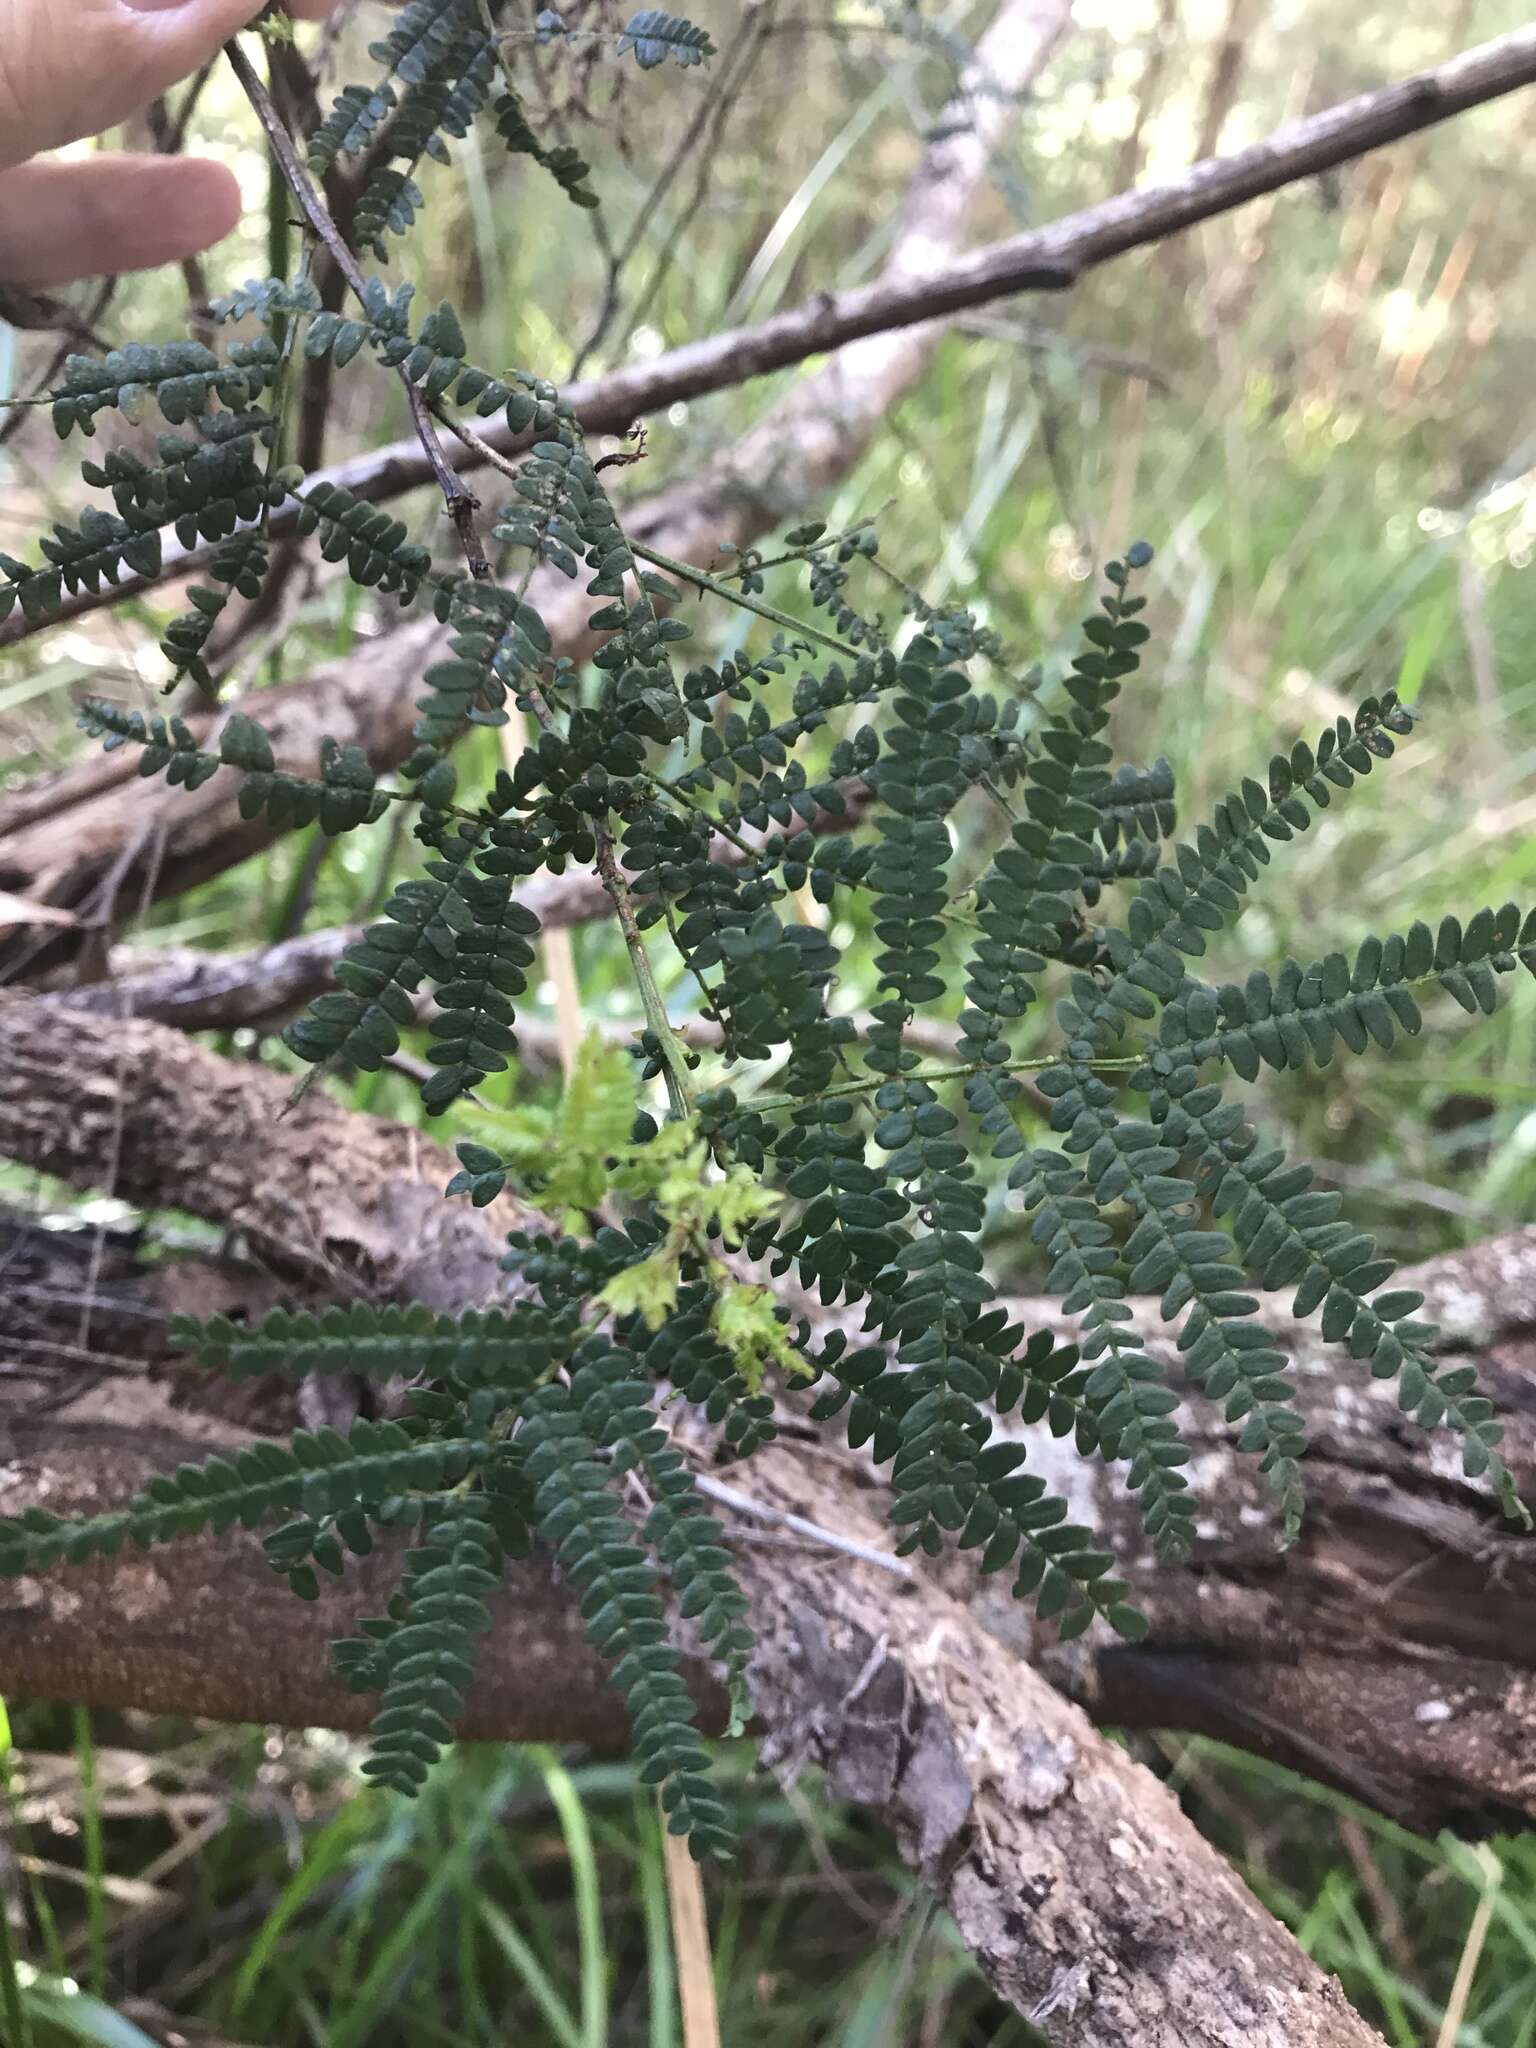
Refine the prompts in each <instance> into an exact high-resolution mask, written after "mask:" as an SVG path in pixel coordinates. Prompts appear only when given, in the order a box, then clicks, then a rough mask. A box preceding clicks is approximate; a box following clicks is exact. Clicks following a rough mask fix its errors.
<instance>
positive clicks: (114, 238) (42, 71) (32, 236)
mask: <svg viewBox="0 0 1536 2048" xmlns="http://www.w3.org/2000/svg"><path fill="white" fill-rule="evenodd" d="M333 4H334V0H288V11H289V13H290V14H293V15H295V16H297V17H298V18H299V19H301V20H310V21H316V20H318V19H319V18H320V17H321V16H322V15H325V14H328V13H329V12H330V10H331V7H332V5H333ZM260 11H261V0H0V282H7V283H12V284H22V285H39V286H41V285H56V284H67V283H68V282H69V281H70V280H71V279H73V278H77V277H94V276H100V275H102V274H103V273H105V272H108V271H112V272H116V271H121V270H143V269H147V268H148V267H149V266H150V265H152V264H156V263H172V262H176V261H178V260H179V259H180V258H182V257H184V256H191V255H193V254H195V252H196V251H197V250H199V249H205V248H207V246H208V245H209V243H210V242H217V241H219V240H220V239H221V238H222V237H223V236H224V235H227V234H228V233H229V232H230V230H231V228H233V227H234V225H235V223H236V221H238V220H239V218H240V188H239V186H238V185H237V184H236V182H235V176H234V173H233V172H232V171H231V170H230V169H229V168H228V167H227V166H226V165H224V164H218V163H213V162H210V161H209V160H208V159H207V158H203V157H182V156H122V155H106V154H97V155H93V156H91V157H89V158H86V159H83V160H81V161H79V162H67V163H60V162H57V161H52V162H50V161H49V160H48V159H46V158H37V152H38V151H39V150H45V149H56V148H58V147H59V145H60V144H61V143H65V142H75V141H78V140H79V138H80V137H82V136H86V135H98V134H100V133H101V131H102V130H103V129H104V128H111V127H113V126H115V125H116V123H117V122H119V121H123V120H126V119H127V118H128V116H129V115H130V114H133V113H136V112H137V111H138V109H139V108H140V107H143V106H147V105H148V103H149V102H150V101H151V100H152V99H154V98H156V97H157V96H158V95H159V94H160V93H163V92H166V91H167V90H169V88H170V87H171V86H173V85H174V84H175V83H176V82H177V80H178V79H181V78H185V77H186V76H187V75H188V73H189V72H193V71H195V70H197V68H198V66H199V65H201V64H204V63H206V62H207V60H208V59H209V58H210V57H214V56H216V55H217V54H218V50H219V46H220V44H221V43H223V42H224V41H225V40H226V39H227V38H228V37H229V36H232V35H234V34H235V32H236V31H237V30H238V29H242V28H244V27H245V26H246V25H247V24H248V23H249V22H250V21H252V20H253V19H254V17H255V16H256V15H257V14H259V13H260ZM33 158H37V160H36V161H30V159H33Z"/></svg>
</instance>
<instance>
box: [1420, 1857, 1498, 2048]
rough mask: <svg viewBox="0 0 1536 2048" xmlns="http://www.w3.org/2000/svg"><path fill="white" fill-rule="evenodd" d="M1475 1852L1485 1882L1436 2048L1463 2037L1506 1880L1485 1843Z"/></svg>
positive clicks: (1446, 2047)
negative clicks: (1469, 2007) (1499, 1893)
mask: <svg viewBox="0 0 1536 2048" xmlns="http://www.w3.org/2000/svg"><path fill="white" fill-rule="evenodd" d="M1472 1854H1473V1856H1474V1857H1475V1858H1476V1859H1477V1861H1478V1863H1479V1864H1481V1866H1482V1869H1483V1876H1484V1880H1485V1882H1484V1884H1483V1889H1482V1891H1481V1892H1480V1893H1479V1895H1478V1901H1477V1908H1476V1911H1475V1912H1474V1913H1473V1915H1472V1924H1471V1926H1470V1927H1469V1928H1468V1929H1467V1938H1466V1941H1465V1942H1464V1943H1463V1944H1462V1950H1461V1961H1460V1962H1459V1963H1458V1964H1457V1965H1456V1981H1455V1982H1454V1983H1453V1984H1452V1986H1451V1995H1450V1997H1449V1998H1448V1999H1447V2000H1446V2004H1445V2018H1444V2019H1443V2020H1442V2021H1441V2022H1440V2031H1439V2033H1438V2034H1437V2035H1436V2036H1435V2048H1456V2043H1457V2041H1458V2040H1459V2039H1460V2038H1461V2023H1462V2021H1463V2020H1464V2019H1465V2018H1466V2016H1467V2000H1468V1999H1469V1998H1470V1997H1471V1996H1472V1984H1473V1980H1474V1979H1475V1978H1476V1976H1477V1966H1478V1964H1479V1963H1480V1962H1481V1961H1482V1959H1483V1943H1484V1942H1485V1941H1486V1940H1487V1939H1488V1929H1489V1926H1490V1924H1491V1923H1492V1920H1493V1902H1494V1899H1495V1898H1496V1897H1497V1896H1498V1890H1499V1887H1500V1885H1501V1884H1502V1883H1503V1882H1504V1866H1503V1864H1502V1863H1501V1862H1500V1861H1499V1859H1498V1857H1497V1856H1495V1855H1494V1853H1493V1851H1492V1850H1491V1849H1490V1848H1489V1847H1488V1844H1487V1843H1486V1842H1479V1843H1478V1845H1477V1847H1476V1848H1475V1849H1474V1850H1473V1851H1472Z"/></svg>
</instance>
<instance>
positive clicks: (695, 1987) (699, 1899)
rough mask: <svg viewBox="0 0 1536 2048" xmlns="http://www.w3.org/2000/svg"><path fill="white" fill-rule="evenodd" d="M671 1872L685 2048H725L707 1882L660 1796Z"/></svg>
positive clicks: (669, 1885) (670, 1899) (670, 1902)
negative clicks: (722, 2046) (711, 1946)
mask: <svg viewBox="0 0 1536 2048" xmlns="http://www.w3.org/2000/svg"><path fill="white" fill-rule="evenodd" d="M656 1811H657V1813H658V1814H659V1815H660V1816H661V1839H662V1843H663V1845H664V1849H665V1856H666V1870H667V1904H668V1906H669V1907H670V1908H671V1913H672V1952H673V1954H674V1955H675V1956H676V1958H677V1996H678V2004H679V2005H680V2006H681V2007H682V2014H683V2048H720V2010H719V2007H718V2006H717V2005H716V2003H715V1968H714V1963H713V1962H712V1960H711V1958H710V1953H709V1918H708V1915H707V1914H706V1912H705V1910H704V1880H703V1878H702V1877H701V1876H700V1874H699V1866H698V1864H697V1863H695V1861H694V1860H693V1852H692V1851H691V1850H690V1848H689V1847H688V1844H687V1842H686V1841H685V1840H684V1839H683V1837H682V1836H681V1835H674V1834H673V1833H672V1831H671V1829H670V1828H669V1827H668V1826H667V1815H666V1809H665V1808H664V1807H663V1806H662V1804H661V1795H660V1793H658V1794H657V1795H656Z"/></svg>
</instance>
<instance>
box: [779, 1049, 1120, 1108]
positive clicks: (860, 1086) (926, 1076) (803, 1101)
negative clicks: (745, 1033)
mask: <svg viewBox="0 0 1536 2048" xmlns="http://www.w3.org/2000/svg"><path fill="white" fill-rule="evenodd" d="M1061 1064H1062V1058H1061V1055H1060V1053H1045V1054H1042V1055H1040V1056H1039V1057H1037V1058H1035V1059H1028V1060H1006V1061H1004V1062H1002V1063H1001V1064H999V1063H997V1062H994V1061H992V1060H971V1061H969V1062H968V1063H967V1064H966V1065H964V1066H959V1067H914V1068H913V1070H912V1071H911V1073H909V1074H903V1075H902V1077H901V1078H902V1080H903V1081H963V1080H964V1079H965V1078H966V1076H967V1075H969V1074H1038V1073H1043V1072H1044V1070H1045V1069H1046V1068H1047V1067H1059V1066H1060V1065H1061ZM1091 1065H1092V1066H1093V1068H1094V1070H1095V1071H1098V1070H1099V1069H1100V1068H1104V1069H1106V1070H1112V1071H1115V1072H1120V1071H1129V1070H1130V1069H1132V1068H1135V1067H1141V1066H1145V1065H1146V1060H1145V1059H1144V1058H1141V1057H1138V1058H1134V1059H1132V1058H1126V1059H1112V1060H1098V1059H1096V1060H1094V1061H1092V1062H1091ZM885 1082H886V1077H885V1075H884V1074H876V1075H872V1076H871V1077H870V1078H869V1079H868V1080H864V1081H840V1082H839V1083H838V1085H837V1086H836V1087H835V1088H823V1089H821V1090H820V1091H819V1092H818V1093H817V1094H815V1095H776V1096H772V1097H770V1098H769V1099H768V1100H767V1101H766V1102H753V1103H752V1104H751V1107H752V1108H753V1109H755V1110H762V1111H764V1112H765V1113H766V1112H767V1111H769V1110H775V1109H804V1108H806V1107H807V1106H808V1105H809V1104H810V1103H813V1102H830V1101H831V1100H832V1098H833V1097H834V1096H836V1095H873V1094H874V1092H875V1090H876V1089H877V1088H883V1087H884V1086H885Z"/></svg>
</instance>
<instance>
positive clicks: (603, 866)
mask: <svg viewBox="0 0 1536 2048" xmlns="http://www.w3.org/2000/svg"><path fill="white" fill-rule="evenodd" d="M596 837H597V871H598V873H599V874H600V875H601V876H602V878H603V886H604V888H606V889H607V891H608V895H609V898H610V900H611V901H612V904H613V907H614V909H615V911H616V912H617V913H618V919H619V929H620V931H622V932H623V934H624V944H625V946H626V948H627V949H628V952H629V964H630V968H631V970H632V972H633V974H634V977H635V986H636V987H637V988H638V989H639V991H640V1006H641V1008H642V1009H643V1010H644V1011H645V1021H646V1023H647V1024H648V1025H649V1026H650V1029H651V1031H652V1032H653V1033H654V1035H655V1038H656V1041H657V1043H658V1045H659V1046H660V1047H661V1062H662V1074H663V1078H664V1079H665V1081H666V1084H667V1103H668V1106H669V1108H670V1109H671V1112H672V1115H673V1116H674V1117H675V1118H677V1119H679V1120H682V1119H685V1118H687V1117H690V1116H691V1115H692V1114H693V1097H692V1095H691V1093H690V1091H689V1086H688V1064H687V1061H686V1060H685V1059H684V1058H683V1052H682V1047H681V1046H680V1045H679V1044H678V1042H677V1034H676V1033H675V1032H674V1031H673V1029H672V1019H671V1018H670V1017H669V1016H668V1015H667V1006H666V1003H665V1002H664V1001H663V1000H662V994H661V990H660V988H659V987H658V986H657V983H656V975H655V972H654V970H653V969H652V966H651V956H650V954H649V953H647V951H646V950H645V936H644V934H643V933H642V932H641V930H640V924H639V920H638V919H637V918H636V916H635V899H634V897H633V896H632V895H631V894H630V891H629V884H628V882H626V881H625V879H624V876H623V874H622V872H621V871H620V868H619V861H618V854H617V852H616V850H615V847H614V843H613V834H612V833H611V832H610V831H609V830H608V828H607V826H606V825H599V826H598V828H597V834H596Z"/></svg>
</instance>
